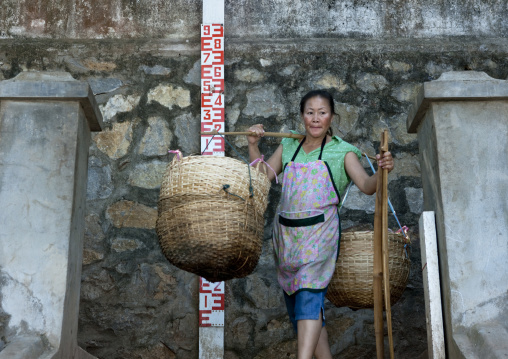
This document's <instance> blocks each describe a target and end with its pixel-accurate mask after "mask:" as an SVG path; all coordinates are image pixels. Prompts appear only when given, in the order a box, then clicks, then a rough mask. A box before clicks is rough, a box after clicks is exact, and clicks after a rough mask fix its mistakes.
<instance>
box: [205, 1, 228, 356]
mask: <svg viewBox="0 0 508 359" xmlns="http://www.w3.org/2000/svg"><path fill="white" fill-rule="evenodd" d="M223 24H224V0H203V23H202V25H201V131H203V132H209V131H213V130H217V131H219V132H222V131H224V130H225V127H224V118H225V117H224V100H225V98H224V26H223ZM224 150H225V148H224V139H223V138H222V137H220V136H215V137H213V136H206V135H205V136H201V152H202V153H203V155H211V156H224ZM224 286H225V283H224V282H215V283H212V282H209V281H207V280H206V279H205V278H200V279H199V359H223V358H224V294H225V293H224Z"/></svg>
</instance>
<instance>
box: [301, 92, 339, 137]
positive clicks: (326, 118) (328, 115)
mask: <svg viewBox="0 0 508 359" xmlns="http://www.w3.org/2000/svg"><path fill="white" fill-rule="evenodd" d="M302 119H303V124H304V125H305V130H306V132H307V135H308V136H311V137H314V138H323V137H324V136H326V132H327V131H328V128H329V127H330V125H331V123H332V119H333V114H332V109H331V108H330V103H329V102H328V100H327V99H325V98H322V97H320V96H315V97H311V98H310V99H308V100H307V102H306V103H305V107H304V109H303V114H302Z"/></svg>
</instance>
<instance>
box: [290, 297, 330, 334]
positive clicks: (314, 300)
mask: <svg viewBox="0 0 508 359" xmlns="http://www.w3.org/2000/svg"><path fill="white" fill-rule="evenodd" d="M327 289H328V288H325V289H322V290H319V291H316V290H306V289H301V290H299V291H298V292H296V293H294V294H292V295H287V294H286V292H284V299H285V301H286V308H287V310H288V314H289V319H290V320H291V323H293V328H295V331H296V330H297V324H296V323H297V321H298V320H304V319H313V320H318V319H319V313H322V315H323V327H324V326H325V295H326V290H327Z"/></svg>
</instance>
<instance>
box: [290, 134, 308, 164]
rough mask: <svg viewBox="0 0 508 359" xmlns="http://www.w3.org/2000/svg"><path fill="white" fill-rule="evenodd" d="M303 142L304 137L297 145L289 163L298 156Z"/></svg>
mask: <svg viewBox="0 0 508 359" xmlns="http://www.w3.org/2000/svg"><path fill="white" fill-rule="evenodd" d="M304 142H305V137H304V138H303V139H302V142H300V144H299V145H298V148H297V149H296V151H295V154H294V155H293V157H292V158H291V161H290V162H293V161H294V160H295V158H296V156H297V155H298V152H300V148H302V145H303V143H304Z"/></svg>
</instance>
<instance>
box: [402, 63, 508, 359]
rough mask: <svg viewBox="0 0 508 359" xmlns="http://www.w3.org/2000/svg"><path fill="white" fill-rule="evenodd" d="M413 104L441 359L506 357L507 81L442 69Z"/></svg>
mask: <svg viewBox="0 0 508 359" xmlns="http://www.w3.org/2000/svg"><path fill="white" fill-rule="evenodd" d="M414 108H415V112H414V113H412V114H411V115H410V116H409V118H408V132H410V133H414V132H418V141H419V148H420V162H421V168H422V183H423V192H424V210H425V211H434V212H435V213H436V229H437V239H438V250H439V266H440V278H441V294H442V309H443V316H444V326H445V339H446V352H447V353H446V354H447V355H446V357H447V358H474V357H488V358H506V356H507V355H508V341H506V338H508V330H507V329H508V328H507V327H508V324H507V323H508V320H507V319H508V314H507V313H508V310H507V309H508V281H507V279H506V278H507V269H508V244H507V243H508V242H507V240H506V239H507V237H508V216H507V213H508V160H507V155H508V81H503V80H496V79H493V78H491V77H489V76H487V75H486V74H484V73H479V72H473V71H466V72H448V73H444V74H443V75H442V76H441V77H440V78H439V79H438V80H436V81H432V82H427V83H425V84H424V86H423V87H422V88H421V91H420V93H419V95H418V98H417V100H416V103H415V107H414ZM497 338H504V339H503V340H498V339H497Z"/></svg>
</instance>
